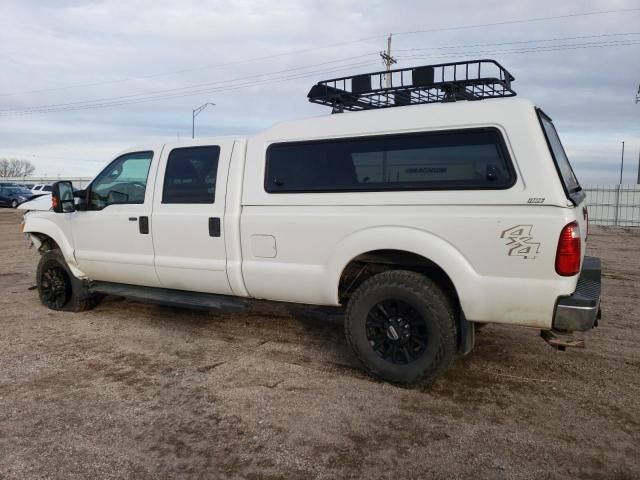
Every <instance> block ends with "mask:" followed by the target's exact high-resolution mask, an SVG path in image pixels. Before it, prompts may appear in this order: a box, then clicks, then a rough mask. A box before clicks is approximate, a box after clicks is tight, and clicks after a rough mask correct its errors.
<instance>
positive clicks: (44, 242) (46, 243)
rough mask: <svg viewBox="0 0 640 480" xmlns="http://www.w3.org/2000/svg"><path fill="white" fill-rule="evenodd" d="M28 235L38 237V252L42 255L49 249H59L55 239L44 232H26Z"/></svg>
mask: <svg viewBox="0 0 640 480" xmlns="http://www.w3.org/2000/svg"><path fill="white" fill-rule="evenodd" d="M28 233H29V235H32V236H34V237H36V238H37V239H38V241H39V242H40V245H39V246H38V252H40V254H41V255H42V254H43V253H45V252H48V251H49V250H61V249H60V246H59V245H58V244H57V243H56V241H55V240H54V239H53V238H51V237H50V236H48V235H45V234H44V233H38V232H28Z"/></svg>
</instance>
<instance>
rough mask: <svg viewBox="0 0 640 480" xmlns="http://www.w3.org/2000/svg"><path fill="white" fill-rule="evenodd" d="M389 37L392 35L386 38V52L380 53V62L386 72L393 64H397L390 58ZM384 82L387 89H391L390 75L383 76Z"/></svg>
mask: <svg viewBox="0 0 640 480" xmlns="http://www.w3.org/2000/svg"><path fill="white" fill-rule="evenodd" d="M391 36H392V34H391V33H390V34H389V36H388V37H387V51H386V52H380V56H381V57H382V61H383V62H384V65H385V67H386V69H387V72H390V71H391V65H393V64H394V63H398V61H397V60H396V59H395V58H393V57H392V56H391ZM385 80H386V83H387V88H391V74H390V73H387V74H386V75H385Z"/></svg>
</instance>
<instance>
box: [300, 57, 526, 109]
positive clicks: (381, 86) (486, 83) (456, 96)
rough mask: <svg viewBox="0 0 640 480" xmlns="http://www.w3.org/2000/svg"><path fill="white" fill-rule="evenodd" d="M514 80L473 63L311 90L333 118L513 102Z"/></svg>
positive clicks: (498, 68)
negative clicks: (407, 108)
mask: <svg viewBox="0 0 640 480" xmlns="http://www.w3.org/2000/svg"><path fill="white" fill-rule="evenodd" d="M514 80H515V78H514V77H513V75H511V74H510V73H509V72H508V71H507V70H506V69H505V68H504V67H503V66H502V65H500V64H499V63H498V62H496V61H495V60H489V59H483V60H470V61H466V62H455V63H440V64H438V65H424V66H421V67H410V68H398V69H395V70H391V71H389V72H387V71H386V70H382V71H380V72H373V73H365V74H361V75H354V76H351V77H342V78H334V79H331V80H324V81H322V82H318V83H317V84H316V85H314V86H313V87H312V88H311V90H309V94H308V95H307V96H308V97H309V101H310V102H312V103H319V104H321V105H328V106H330V107H332V108H333V113H338V112H342V111H343V110H352V111H353V110H371V109H375V108H389V107H400V106H404V105H417V104H421V103H438V102H455V101H456V100H482V99H485V98H498V97H513V96H515V95H516V92H515V91H513V90H512V88H511V82H513V81H514Z"/></svg>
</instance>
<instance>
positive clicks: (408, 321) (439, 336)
mask: <svg viewBox="0 0 640 480" xmlns="http://www.w3.org/2000/svg"><path fill="white" fill-rule="evenodd" d="M455 315H456V314H455V308H454V307H453V306H452V304H451V302H450V301H449V299H448V298H447V296H446V295H445V294H444V293H443V292H442V290H441V289H440V288H438V286H437V285H436V284H435V283H434V282H433V281H431V280H430V279H429V278H427V277H425V276H424V275H421V274H419V273H416V272H411V271H405V270H392V271H387V272H383V273H380V274H378V275H375V276H373V277H371V278H369V279H368V280H366V281H365V282H363V283H362V285H360V286H359V287H358V288H357V289H356V291H355V292H354V294H353V296H352V297H351V299H350V300H349V304H348V305H347V312H346V317H345V333H346V337H347V343H348V344H349V345H350V346H351V348H352V349H353V352H354V353H355V355H356V357H357V358H358V360H359V361H360V363H361V364H362V366H363V367H364V369H365V370H366V371H367V372H368V373H369V374H370V375H372V376H373V377H375V378H378V379H381V380H386V381H389V382H392V383H397V384H403V385H410V384H414V383H418V382H424V383H426V384H429V383H432V382H433V381H435V380H436V379H437V378H438V377H439V376H440V375H441V374H442V373H443V372H444V371H445V370H446V369H447V367H448V366H449V364H450V363H451V360H452V359H453V357H454V355H455V352H456V322H455V319H456V316H455Z"/></svg>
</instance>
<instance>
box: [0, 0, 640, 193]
mask: <svg viewBox="0 0 640 480" xmlns="http://www.w3.org/2000/svg"><path fill="white" fill-rule="evenodd" d="M0 8H1V10H0V11H1V12H2V14H1V15H0V65H2V74H0V158H3V157H5V158H23V159H27V160H31V161H32V162H33V163H34V164H35V166H36V172H35V173H36V175H49V176H56V175H58V176H60V177H73V176H93V175H95V174H96V173H98V172H99V171H100V169H101V168H102V167H103V166H104V165H105V164H106V163H107V162H108V161H109V160H111V159H113V158H114V157H115V155H116V154H117V153H118V152H119V151H121V150H124V149H125V148H128V147H129V146H132V145H138V144H152V143H162V142H163V141H165V140H169V141H176V139H185V138H189V137H190V136H191V120H192V110H193V109H194V108H196V107H198V106H199V105H202V104H203V103H205V102H213V103H215V106H209V107H207V108H206V109H205V110H203V111H202V112H201V113H200V115H199V116H198V117H197V119H196V136H198V137H203V136H216V135H229V134H237V135H250V134H252V133H255V132H257V131H260V130H261V129H264V128H268V127H269V126H270V125H272V124H274V123H277V122H280V121H283V120H291V119H297V118H305V117H310V116H316V115H323V114H326V113H328V112H327V109H326V107H322V106H319V105H314V104H310V103H308V101H307V97H306V95H307V92H308V90H309V88H310V87H311V85H312V84H314V83H315V82H317V81H319V80H323V79H326V78H333V77H337V76H344V75H351V74H357V73H364V72H368V71H376V70H380V69H381V68H382V60H381V58H380V56H379V54H378V53H379V51H380V50H382V49H384V48H385V47H386V37H387V35H388V34H389V33H392V34H393V37H392V38H393V40H392V55H393V56H394V57H396V58H397V60H398V63H397V65H396V66H397V67H411V66H415V65H425V64H430V63H442V62H446V61H450V60H451V61H460V60H465V59H474V58H493V59H496V60H497V61H499V62H500V63H501V64H502V65H504V66H505V67H506V68H507V69H508V70H509V71H510V72H511V73H512V74H513V75H514V76H515V78H516V80H515V82H514V83H513V87H514V89H515V90H516V91H517V92H518V95H519V96H521V97H524V98H528V99H530V100H532V101H533V102H534V103H535V104H537V105H538V106H540V107H542V108H543V109H544V110H545V112H547V114H549V115H550V116H551V117H552V118H553V120H554V123H555V125H556V128H557V129H558V131H559V133H560V136H561V138H562V140H563V143H564V146H565V149H566V150H567V153H568V154H569V157H570V159H571V162H572V164H573V166H574V169H575V170H576V173H577V175H578V177H579V179H580V180H581V182H582V183H583V184H595V183H600V184H605V183H618V178H619V172H620V157H621V147H622V145H621V142H622V141H625V169H624V178H623V183H635V180H636V172H637V169H638V158H639V154H640V103H639V104H636V103H635V102H634V99H635V95H636V92H638V88H639V85H640V4H639V3H638V2H637V0H634V1H629V0H619V1H617V0H609V1H602V0H601V1H588V0H587V1H584V0H581V1H571V0H565V1H562V2H559V1H557V0H553V1H548V0H536V1H514V2H504V1H501V0H500V1H493V0H484V1H483V2H477V1H471V0H466V1H455V0H451V1H448V2H425V1H408V0H407V1H405V0H395V1H376V0H367V1H366V2H347V1H338V0H322V1H313V0H308V1H307V0H280V1H277V2H274V1H272V0H271V1H258V0H244V1H233V0H225V1H215V0H209V1H203V0H181V1H175V0H171V1H165V0H127V1H116V0H110V1H80V0H57V1H42V0H41V1H37V0H15V1H13V0H0ZM593 12H600V13H597V14H595V13H593ZM603 12H608V13H603ZM585 13H590V14H588V15H584V14H585ZM548 17H556V18H548ZM154 97H156V98H154ZM150 99H151V100H150Z"/></svg>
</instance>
